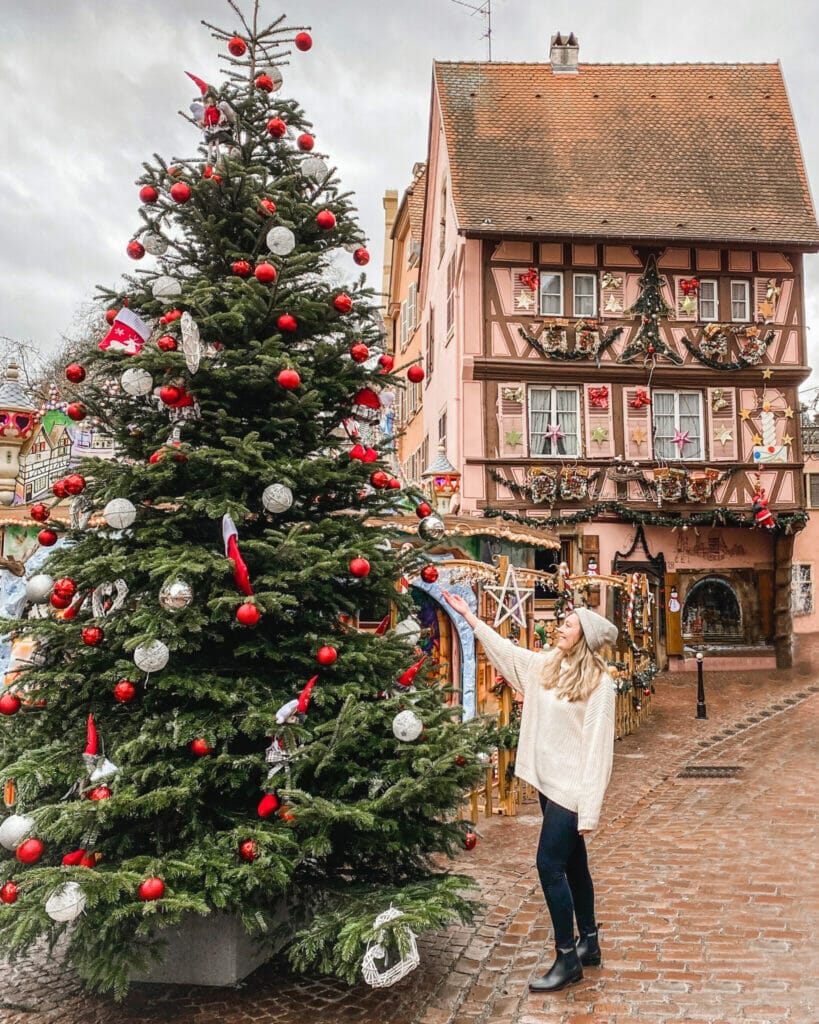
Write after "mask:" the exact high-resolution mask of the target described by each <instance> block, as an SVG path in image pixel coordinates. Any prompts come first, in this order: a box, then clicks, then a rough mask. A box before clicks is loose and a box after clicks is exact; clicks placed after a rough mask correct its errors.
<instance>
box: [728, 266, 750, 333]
mask: <svg viewBox="0 0 819 1024" xmlns="http://www.w3.org/2000/svg"><path fill="white" fill-rule="evenodd" d="M735 284H737V285H742V287H743V288H744V289H745V316H742V317H739V316H734V285H735ZM730 289H731V323H732V324H747V323H750V321H751V282H750V281H749V280H747V278H739V277H734V278H731V284H730Z"/></svg>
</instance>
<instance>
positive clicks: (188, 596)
mask: <svg viewBox="0 0 819 1024" xmlns="http://www.w3.org/2000/svg"><path fill="white" fill-rule="evenodd" d="M192 600H193V587H191V585H190V583H188V582H187V581H186V580H183V579H181V578H180V577H179V576H177V577H176V579H175V580H171V581H169V582H168V583H166V584H165V585H164V586H163V587H162V589H161V590H160V591H159V603H160V604H161V605H162V607H163V608H164V609H165V611H166V612H178V611H180V610H181V609H182V608H187V607H188V605H189V604H190V603H191V601H192Z"/></svg>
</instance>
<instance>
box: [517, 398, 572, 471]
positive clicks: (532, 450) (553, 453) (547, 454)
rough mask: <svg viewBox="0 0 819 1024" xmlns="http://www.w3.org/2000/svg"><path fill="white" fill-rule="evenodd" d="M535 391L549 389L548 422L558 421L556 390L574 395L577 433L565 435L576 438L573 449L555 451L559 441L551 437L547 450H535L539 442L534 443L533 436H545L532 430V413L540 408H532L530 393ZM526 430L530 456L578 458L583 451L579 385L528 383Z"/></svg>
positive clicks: (539, 457)
mask: <svg viewBox="0 0 819 1024" xmlns="http://www.w3.org/2000/svg"><path fill="white" fill-rule="evenodd" d="M537 391H550V392H551V395H552V397H551V399H550V403H549V420H548V422H549V423H556V422H558V420H557V419H556V417H557V410H556V398H557V392H558V391H566V392H569V393H571V394H573V395H574V397H575V410H574V413H575V416H576V417H577V433H576V434H574V435H571V434H569V435H567V437H572V436H573V437H575V438H576V447H575V450H574V451H565V452H560V451H557V450H556V449H557V446H558V445H559V444H560V442H559V441H555V440H554V439H551V440H550V441H549V449H550V450H549V451H548V452H541V451H537V450H536V449H537V448H539V447H540V445H539V444H535V442H534V438H535V437H538V438H540V437H543V438H545V436H546V435H545V433H543V434H541V433H537V434H535V433H533V431H532V414H533V412H535V411H537V412H540V410H534V409H533V403H532V395H533V394H534V393H535V392H537ZM526 430H527V437H528V441H529V455H530V457H532V458H538V459H579V458H582V453H583V421H582V418H581V408H580V388H579V387H574V386H571V385H566V386H563V385H560V384H530V385H529V387H528V388H527V392H526Z"/></svg>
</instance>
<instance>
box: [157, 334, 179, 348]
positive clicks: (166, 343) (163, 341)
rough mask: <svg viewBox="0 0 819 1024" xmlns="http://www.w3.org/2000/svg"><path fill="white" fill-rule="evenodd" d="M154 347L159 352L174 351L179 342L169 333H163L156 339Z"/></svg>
mask: <svg viewBox="0 0 819 1024" xmlns="http://www.w3.org/2000/svg"><path fill="white" fill-rule="evenodd" d="M156 347H157V348H158V349H159V351H160V352H176V350H177V349H178V348H179V342H178V341H177V340H176V338H173V337H171V335H170V334H163V335H162V337H161V338H159V339H158V340H157V343H156Z"/></svg>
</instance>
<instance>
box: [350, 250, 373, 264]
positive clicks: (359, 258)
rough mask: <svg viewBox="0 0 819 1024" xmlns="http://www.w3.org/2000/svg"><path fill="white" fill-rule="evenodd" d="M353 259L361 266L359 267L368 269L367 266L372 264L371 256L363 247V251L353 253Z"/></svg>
mask: <svg viewBox="0 0 819 1024" xmlns="http://www.w3.org/2000/svg"><path fill="white" fill-rule="evenodd" d="M353 259H354V260H355V262H356V263H357V264H358V265H359V267H366V266H367V264H368V263H369V262H370V254H369V253H368V252H367V250H366V249H364V248H363V247H362V248H361V249H356V251H355V252H354V253H353Z"/></svg>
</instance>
